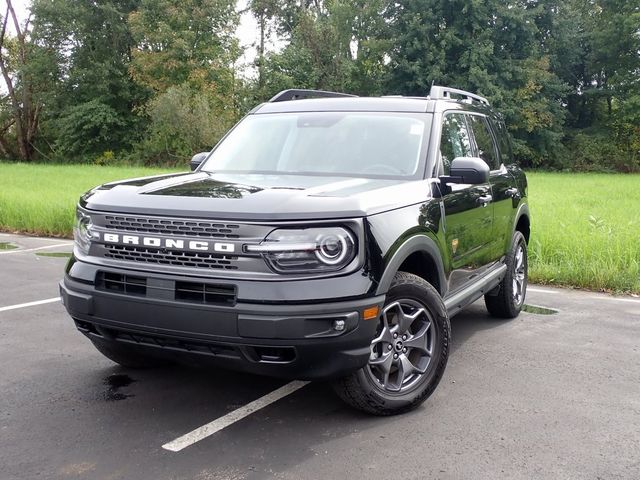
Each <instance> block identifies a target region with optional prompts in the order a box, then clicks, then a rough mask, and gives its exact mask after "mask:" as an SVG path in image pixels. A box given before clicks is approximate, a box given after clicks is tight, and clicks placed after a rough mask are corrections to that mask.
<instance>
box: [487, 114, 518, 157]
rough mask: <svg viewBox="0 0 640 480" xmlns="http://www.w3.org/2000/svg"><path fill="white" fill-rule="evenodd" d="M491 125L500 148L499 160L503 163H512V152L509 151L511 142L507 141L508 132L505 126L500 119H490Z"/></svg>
mask: <svg viewBox="0 0 640 480" xmlns="http://www.w3.org/2000/svg"><path fill="white" fill-rule="evenodd" d="M491 125H492V126H493V131H494V132H496V136H497V137H498V150H500V160H501V161H502V163H503V164H505V165H511V164H512V163H513V153H512V152H511V142H509V133H508V132H507V127H506V125H505V124H504V122H502V121H496V120H492V122H491Z"/></svg>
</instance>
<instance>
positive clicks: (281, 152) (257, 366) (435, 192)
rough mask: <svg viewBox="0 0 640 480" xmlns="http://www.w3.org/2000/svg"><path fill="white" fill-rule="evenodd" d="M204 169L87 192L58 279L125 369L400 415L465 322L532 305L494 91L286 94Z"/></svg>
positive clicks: (199, 159)
mask: <svg viewBox="0 0 640 480" xmlns="http://www.w3.org/2000/svg"><path fill="white" fill-rule="evenodd" d="M191 166H192V169H193V170H194V172H193V173H181V174H171V175H161V176H155V177H148V178H138V179H134V180H128V181H122V182H115V183H109V184H106V185H102V186H100V187H97V188H95V189H93V190H91V191H90V192H88V193H86V194H85V195H84V196H82V198H81V199H80V203H79V206H78V209H77V222H76V227H75V242H76V243H75V248H74V254H73V257H72V258H71V260H70V261H69V264H68V266H67V268H66V275H65V278H64V281H63V282H62V283H61V285H60V290H61V294H62V298H63V301H64V305H65V306H66V308H67V310H68V312H69V314H70V315H71V316H72V317H73V319H74V321H75V323H76V325H77V328H78V329H79V330H80V331H81V332H82V333H84V334H85V335H86V336H87V337H88V338H89V339H90V340H91V341H92V342H93V344H94V345H95V346H96V348H97V349H98V350H99V351H100V352H102V353H103V354H104V355H105V356H107V357H109V358H110V359H112V360H113V361H115V362H117V363H119V364H122V365H124V366H127V367H144V366H151V365H155V364H160V363H163V362H167V361H186V362H193V361H196V362H197V363H207V362H211V363H213V364H215V365H219V366H222V367H228V368H232V369H238V370H245V371H248V372H253V373H257V374H264V375H273V376H280V377H283V378H290V379H331V380H333V381H334V385H335V388H336V391H337V392H338V394H339V395H340V396H341V397H342V398H343V399H344V400H345V401H347V402H348V403H350V404H351V405H353V406H355V407H357V408H359V409H362V410H365V411H367V412H370V413H374V414H380V415H388V414H394V413H399V412H403V411H406V410H409V409H411V408H413V407H415V406H417V405H419V404H420V403H421V402H422V401H424V400H425V399H426V398H427V397H428V396H429V395H430V394H431V393H432V392H433V391H434V389H435V388H436V386H437V384H438V382H439V381H440V379H441V377H442V375H443V373H444V369H445V366H446V364H447V357H448V354H449V348H450V336H451V333H450V325H449V318H450V317H451V316H452V315H454V314H455V313H457V312H459V311H460V310H461V309H462V308H464V307H465V306H466V305H468V304H470V303H471V302H474V301H475V300H477V299H478V298H480V297H481V296H484V298H485V302H486V306H487V308H488V310H489V312H490V313H491V314H493V315H495V316H498V317H505V318H511V317H515V316H516V315H518V313H519V312H520V309H521V307H522V305H523V301H524V297H525V291H526V286H527V242H528V240H529V225H530V220H529V209H528V207H527V200H526V195H527V182H526V178H525V175H524V173H523V172H522V171H521V170H520V169H519V168H518V167H517V166H515V165H514V163H513V158H512V154H511V148H510V144H509V140H508V136H507V133H506V129H505V126H504V123H503V122H502V121H501V119H500V116H499V115H497V114H496V113H495V112H494V111H493V110H492V109H491V108H490V107H489V104H488V102H487V101H486V100H485V99H484V98H482V97H479V96H477V95H474V94H471V93H468V92H464V91H461V90H455V89H450V88H445V87H437V86H434V87H433V88H432V89H431V92H430V94H429V96H428V97H424V98H418V97H415V98H407V97H382V98H360V97H354V96H351V95H346V94H341V93H333V92H323V91H310V90H287V91H284V92H281V93H279V94H278V95H276V96H275V97H274V98H273V99H271V101H269V102H268V103H265V104H262V105H260V106H258V107H256V108H255V109H253V110H252V111H251V112H250V113H249V114H248V115H247V116H246V117H245V118H244V119H243V120H242V121H240V122H239V123H238V124H237V125H236V126H235V127H234V128H233V129H232V130H231V131H230V132H229V133H228V134H227V135H226V136H225V137H224V138H223V139H222V140H221V141H220V143H219V144H218V145H217V146H216V147H215V148H214V149H213V150H212V151H211V152H208V153H203V154H199V155H196V156H195V157H194V158H193V160H192V162H191Z"/></svg>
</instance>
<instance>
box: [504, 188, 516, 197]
mask: <svg viewBox="0 0 640 480" xmlns="http://www.w3.org/2000/svg"><path fill="white" fill-rule="evenodd" d="M504 193H505V194H506V195H507V196H508V197H511V198H516V197H518V198H519V197H520V191H519V190H518V189H517V188H515V187H512V188H509V189H508V190H505V191H504Z"/></svg>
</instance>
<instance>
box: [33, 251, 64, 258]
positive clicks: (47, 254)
mask: <svg viewBox="0 0 640 480" xmlns="http://www.w3.org/2000/svg"><path fill="white" fill-rule="evenodd" d="M36 255H38V256H40V257H56V258H58V257H62V258H69V257H71V253H68V252H38V253H36Z"/></svg>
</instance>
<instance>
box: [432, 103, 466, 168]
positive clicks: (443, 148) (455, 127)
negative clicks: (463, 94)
mask: <svg viewBox="0 0 640 480" xmlns="http://www.w3.org/2000/svg"><path fill="white" fill-rule="evenodd" d="M472 156H473V152H472V150H471V141H470V139H469V131H468V130H467V123H466V122H465V119H464V114H462V113H448V114H446V115H445V117H444V120H443V121H442V134H441V136H440V158H441V159H442V172H440V173H441V174H444V175H449V172H450V170H451V162H452V161H453V159H454V158H457V157H472Z"/></svg>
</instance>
